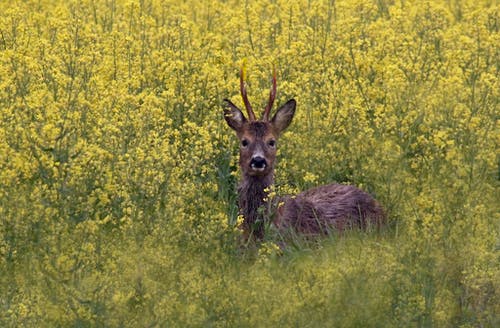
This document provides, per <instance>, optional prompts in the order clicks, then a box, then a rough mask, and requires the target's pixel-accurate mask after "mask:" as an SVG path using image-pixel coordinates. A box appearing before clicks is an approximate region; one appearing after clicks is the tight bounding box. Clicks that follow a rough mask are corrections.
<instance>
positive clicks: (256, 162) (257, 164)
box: [250, 156, 267, 170]
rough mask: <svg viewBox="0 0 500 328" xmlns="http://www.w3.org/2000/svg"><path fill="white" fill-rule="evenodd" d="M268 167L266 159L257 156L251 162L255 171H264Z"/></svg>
mask: <svg viewBox="0 0 500 328" xmlns="http://www.w3.org/2000/svg"><path fill="white" fill-rule="evenodd" d="M266 166H267V161H266V159H265V158H264V157H261V156H255V157H252V160H251V161H250V167H251V168H252V169H255V170H263V169H265V168H266Z"/></svg>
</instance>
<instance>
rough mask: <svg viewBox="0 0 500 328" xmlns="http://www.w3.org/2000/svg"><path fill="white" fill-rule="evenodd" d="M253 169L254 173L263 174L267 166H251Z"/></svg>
mask: <svg viewBox="0 0 500 328" xmlns="http://www.w3.org/2000/svg"><path fill="white" fill-rule="evenodd" d="M250 167H251V168H252V170H253V171H255V172H263V171H264V170H265V169H266V166H265V165H264V166H262V167H256V166H255V165H251V166H250Z"/></svg>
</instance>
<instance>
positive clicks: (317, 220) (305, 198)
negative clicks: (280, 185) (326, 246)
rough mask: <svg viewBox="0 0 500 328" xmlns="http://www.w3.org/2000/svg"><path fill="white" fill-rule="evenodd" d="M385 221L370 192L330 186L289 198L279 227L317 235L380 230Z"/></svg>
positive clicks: (278, 224)
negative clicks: (336, 231) (363, 229)
mask: <svg viewBox="0 0 500 328" xmlns="http://www.w3.org/2000/svg"><path fill="white" fill-rule="evenodd" d="M383 219H384V212H383V210H382V208H381V207H380V205H379V204H378V203H377V202H376V201H375V200H374V199H373V198H372V197H371V196H370V195H369V194H368V193H366V192H364V191H362V190H360V189H358V188H356V187H354V186H350V185H340V184H329V185H324V186H320V187H316V188H312V189H309V190H307V191H304V192H302V193H300V194H298V195H297V196H295V197H290V196H288V197H285V198H284V199H283V205H282V207H280V208H279V209H278V212H277V218H276V221H275V224H276V226H277V227H278V228H281V229H287V228H293V229H294V230H295V231H297V232H300V233H302V234H308V235H311V234H313V235H317V234H327V233H329V232H330V231H331V230H332V229H335V230H339V231H342V230H345V229H352V228H367V227H370V226H371V227H380V225H381V224H382V221H383Z"/></svg>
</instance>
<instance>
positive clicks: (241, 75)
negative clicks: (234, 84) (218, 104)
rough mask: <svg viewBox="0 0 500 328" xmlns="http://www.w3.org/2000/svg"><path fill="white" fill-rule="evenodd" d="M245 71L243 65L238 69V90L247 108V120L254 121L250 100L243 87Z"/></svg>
mask: <svg viewBox="0 0 500 328" xmlns="http://www.w3.org/2000/svg"><path fill="white" fill-rule="evenodd" d="M244 75H245V71H244V69H243V66H242V67H241V69H240V91H241V97H242V98H243V102H244V103H245V107H246V109H247V113H248V120H249V121H255V114H254V112H253V110H252V106H250V101H248V96H247V89H246V87H245V76H244Z"/></svg>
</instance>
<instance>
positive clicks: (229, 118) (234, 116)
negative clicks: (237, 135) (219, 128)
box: [224, 99, 247, 131]
mask: <svg viewBox="0 0 500 328" xmlns="http://www.w3.org/2000/svg"><path fill="white" fill-rule="evenodd" d="M224 102H225V103H226V108H224V119H225V120H226V122H227V125H229V126H230V127H231V128H232V129H233V130H236V131H238V130H240V129H241V128H242V127H243V124H244V123H245V122H246V121H247V119H246V118H245V115H243V113H242V112H241V110H240V109H239V108H238V107H236V105H235V104H233V103H232V102H231V101H230V100H228V99H224Z"/></svg>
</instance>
